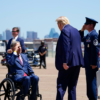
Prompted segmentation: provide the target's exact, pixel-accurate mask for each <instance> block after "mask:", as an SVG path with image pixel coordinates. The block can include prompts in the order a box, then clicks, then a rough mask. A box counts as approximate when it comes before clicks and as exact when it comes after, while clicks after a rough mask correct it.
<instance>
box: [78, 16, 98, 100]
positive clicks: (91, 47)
mask: <svg viewBox="0 0 100 100" xmlns="http://www.w3.org/2000/svg"><path fill="white" fill-rule="evenodd" d="M96 23H98V22H97V21H96V20H94V19H91V18H88V17H86V22H85V24H84V25H83V27H82V29H81V31H80V35H81V39H82V42H84V63H85V73H86V83H87V97H88V98H89V100H97V83H96V71H98V68H99V47H98V33H97V32H96V30H95V29H94V28H95V25H96ZM85 29H86V30H88V32H89V33H88V34H87V35H86V36H84V30H85Z"/></svg>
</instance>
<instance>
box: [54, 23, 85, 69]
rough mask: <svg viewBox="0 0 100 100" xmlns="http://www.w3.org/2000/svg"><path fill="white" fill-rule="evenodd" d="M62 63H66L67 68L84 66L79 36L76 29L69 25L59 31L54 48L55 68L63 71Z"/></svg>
mask: <svg viewBox="0 0 100 100" xmlns="http://www.w3.org/2000/svg"><path fill="white" fill-rule="evenodd" d="M63 63H67V65H68V66H69V68H70V67H74V66H84V61H83V55H82V50H81V37H80V34H79V32H78V30H77V29H75V28H73V27H72V26H70V25H66V26H64V28H63V29H62V30H61V34H60V36H59V39H58V42H57V47H56V57H55V66H56V68H57V69H58V70H64V68H63Z"/></svg>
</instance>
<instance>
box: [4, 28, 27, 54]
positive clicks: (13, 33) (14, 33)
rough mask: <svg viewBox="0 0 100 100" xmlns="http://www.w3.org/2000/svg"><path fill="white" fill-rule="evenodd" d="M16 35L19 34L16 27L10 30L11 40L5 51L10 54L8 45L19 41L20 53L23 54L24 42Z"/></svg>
mask: <svg viewBox="0 0 100 100" xmlns="http://www.w3.org/2000/svg"><path fill="white" fill-rule="evenodd" d="M18 34H19V28H18V27H14V28H13V29H12V35H13V38H11V39H10V40H9V42H8V45H7V48H6V51H7V52H9V53H10V52H12V51H11V49H10V45H11V43H12V41H19V42H20V44H21V48H22V53H24V52H25V44H24V41H23V39H21V38H20V37H18Z"/></svg>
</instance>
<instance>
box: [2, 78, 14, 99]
mask: <svg viewBox="0 0 100 100" xmlns="http://www.w3.org/2000/svg"><path fill="white" fill-rule="evenodd" d="M14 97H15V87H14V84H13V81H12V80H11V79H9V78H6V79H4V80H3V81H2V82H1V84H0V100H14Z"/></svg>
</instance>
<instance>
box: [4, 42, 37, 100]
mask: <svg viewBox="0 0 100 100" xmlns="http://www.w3.org/2000/svg"><path fill="white" fill-rule="evenodd" d="M11 49H12V51H11V52H9V54H7V56H6V60H7V63H8V66H9V74H12V75H13V80H14V81H15V82H19V83H22V86H23V90H22V89H21V90H20V92H19V94H22V91H23V94H24V96H22V97H20V96H17V99H16V100H20V99H21V100H24V98H25V96H26V95H27V93H28V90H29V88H30V86H32V93H31V95H30V100H35V98H36V91H37V88H38V81H39V77H38V76H36V75H35V74H34V72H33V70H32V68H31V66H30V65H29V63H28V59H27V56H26V55H25V54H22V53H21V52H22V49H21V45H20V42H18V41H14V42H12V43H11Z"/></svg>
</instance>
